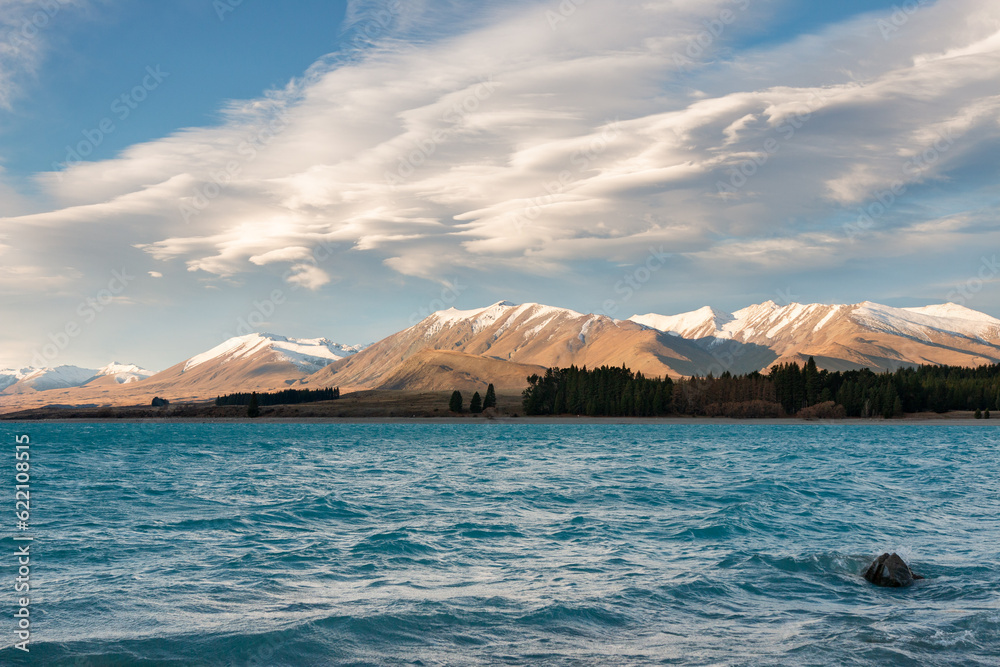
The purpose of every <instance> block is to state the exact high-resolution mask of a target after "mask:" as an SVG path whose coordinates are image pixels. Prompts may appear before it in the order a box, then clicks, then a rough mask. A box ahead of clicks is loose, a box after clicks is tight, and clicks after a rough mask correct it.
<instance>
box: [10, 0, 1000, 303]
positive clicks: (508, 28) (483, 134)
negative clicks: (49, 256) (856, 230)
mask: <svg viewBox="0 0 1000 667" xmlns="http://www.w3.org/2000/svg"><path fill="white" fill-rule="evenodd" d="M570 4H571V3H562V4H560V3H556V2H517V3H510V4H507V5H504V6H503V7H502V8H495V9H492V10H490V11H489V12H488V13H487V14H478V13H477V12H479V10H480V9H481V7H482V6H481V5H474V4H472V3H465V2H457V1H453V2H450V3H449V5H448V7H447V10H446V12H447V14H448V16H450V17H454V18H455V20H454V22H449V25H451V26H453V27H454V26H457V28H453V31H452V32H451V33H450V34H447V35H444V36H436V35H437V33H439V32H440V30H437V31H435V30H434V28H435V24H434V23H432V19H436V18H439V17H440V13H435V12H439V11H440V8H439V7H438V6H437V5H436V4H435V5H434V6H433V7H432V6H431V4H430V3H412V4H410V3H407V4H406V5H399V4H398V3H381V4H380V3H376V4H369V3H353V4H352V5H351V9H350V11H349V21H348V26H347V34H348V35H350V36H353V37H357V39H354V40H353V41H352V49H353V50H350V51H349V53H345V54H343V55H342V56H341V57H337V58H335V57H331V58H327V59H324V60H321V61H320V62H318V63H317V64H316V65H315V66H314V67H313V68H311V69H310V70H309V71H308V72H307V73H305V74H304V75H303V77H302V78H300V79H298V80H295V81H293V82H291V83H290V84H289V85H288V86H286V87H285V88H283V89H280V90H275V91H271V92H270V93H268V94H267V95H264V96H262V97H261V98H260V99H257V100H251V101H248V102H242V103H233V104H231V105H229V106H228V107H227V108H226V109H225V111H224V122H223V123H222V124H220V125H219V126H216V127H210V128H191V129H185V130H181V131H178V132H176V133H174V134H172V135H171V136H168V137H165V138H163V139H160V140H156V141H151V142H148V143H143V144H138V145H135V146H132V147H130V148H129V149H127V150H125V151H123V152H122V153H121V154H120V155H119V156H117V157H116V158H114V159H111V160H105V161H102V162H96V163H88V164H82V165H78V166H74V167H70V168H68V169H66V170H65V171H64V172H63V173H60V174H58V175H57V174H41V175H39V176H38V179H37V180H38V184H39V186H40V187H41V188H42V189H43V190H44V191H45V193H46V194H47V196H48V197H49V201H50V202H51V206H50V207H49V210H48V211H46V212H43V213H39V214H35V215H32V216H23V217H10V218H7V219H4V220H2V221H0V230H2V231H4V232H5V233H8V236H9V237H10V238H15V236H14V235H13V234H12V233H10V232H12V231H13V232H16V233H17V234H18V235H21V237H23V235H25V234H27V235H31V234H41V233H46V232H43V231H42V230H46V229H55V230H58V229H64V228H69V227H83V228H88V229H94V230H100V232H99V233H101V234H107V235H124V236H125V237H129V238H132V241H133V244H134V245H135V246H136V247H138V248H140V249H142V251H143V252H145V253H147V254H148V256H149V257H150V258H151V259H152V260H154V261H156V262H181V263H183V264H184V265H185V266H186V268H187V269H188V270H189V271H191V272H197V273H201V274H203V275H206V276H208V277H210V278H219V279H230V278H233V277H236V276H240V275H243V274H254V273H257V272H262V271H275V270H277V271H278V272H279V273H280V274H281V275H283V276H284V277H285V280H286V281H287V282H289V283H290V284H293V285H296V286H301V287H305V288H307V289H311V290H316V289H321V288H322V287H323V286H325V285H328V284H330V283H331V282H334V281H335V280H337V279H338V278H337V276H335V275H333V269H331V268H329V267H320V266H319V265H318V262H317V261H316V259H315V256H316V251H317V248H335V249H334V250H332V251H330V254H331V255H332V260H331V261H332V263H333V264H336V263H337V262H338V261H340V262H345V261H348V260H350V261H352V262H355V264H354V265H356V258H358V257H362V258H364V263H365V266H367V270H368V271H369V272H370V273H371V275H372V276H378V275H379V274H380V273H381V272H384V271H385V269H386V268H388V269H389V270H390V271H393V272H396V273H398V274H402V275H410V276H418V277H421V278H427V279H430V280H435V281H440V280H441V279H442V277H443V276H446V275H449V274H450V272H452V271H454V270H456V269H459V268H461V269H463V270H468V271H482V272H494V273H496V274H498V275H503V274H504V273H505V272H526V273H533V274H538V275H546V276H550V277H557V278H559V279H566V280H570V276H572V274H573V268H572V266H573V265H574V263H576V262H579V261H581V260H601V259H603V260H605V261H607V262H609V263H611V264H615V265H617V264H620V263H623V262H624V263H627V262H629V261H636V260H638V259H640V258H642V257H644V256H645V255H646V254H647V253H648V251H649V250H648V248H649V246H650V245H651V244H655V245H656V246H659V245H661V244H662V245H663V246H664V247H665V248H666V249H667V250H668V251H670V252H675V253H678V254H680V255H683V256H685V257H687V258H689V259H691V260H692V261H695V262H696V263H699V262H703V263H705V264H706V265H708V264H710V263H711V262H712V259H713V258H715V259H716V269H715V270H717V271H722V272H724V271H727V270H728V269H727V267H729V266H737V265H752V266H756V267H763V266H767V267H773V268H774V269H776V270H780V268H781V267H785V268H786V269H787V268H789V267H793V266H794V267H808V266H810V265H817V264H821V265H824V266H826V265H836V264H838V263H844V262H847V261H849V260H850V259H851V258H853V257H857V256H859V253H861V251H860V250H859V249H858V244H857V243H856V242H851V239H850V238H848V235H847V234H845V231H844V225H845V221H849V220H853V219H855V218H856V217H857V216H858V215H859V211H863V210H865V207H867V206H868V205H869V204H871V203H872V202H878V201H880V197H883V196H884V194H885V193H886V192H893V191H894V190H895V191H899V192H900V194H897V195H894V196H893V203H892V204H891V205H889V206H887V207H886V209H887V210H885V211H884V212H883V213H882V214H880V215H879V216H878V217H877V219H876V220H875V221H874V222H875V225H874V227H873V228H871V229H868V230H867V232H868V233H869V236H868V237H867V238H868V242H869V243H874V242H875V241H876V240H881V239H883V238H884V237H883V236H881V234H883V233H886V232H888V230H890V229H897V228H898V229H900V230H902V231H900V232H899V233H900V234H902V235H904V236H907V237H908V236H911V235H912V234H913V233H915V232H910V231H906V230H907V229H911V228H912V226H913V225H914V224H917V223H919V222H920V221H922V220H926V221H931V220H936V219H940V218H941V217H942V216H941V212H940V211H934V210H930V209H929V208H928V205H927V204H926V201H927V198H928V197H932V196H933V195H934V194H935V193H936V192H939V189H940V188H945V189H946V190H947V191H948V192H949V193H952V194H969V201H970V202H975V204H974V205H977V206H978V201H979V200H980V199H981V198H983V197H984V196H985V195H986V194H988V192H987V190H983V188H989V187H992V186H988V185H987V186H974V185H973V184H971V183H969V182H967V181H966V180H964V179H961V178H957V177H956V176H955V175H956V174H959V173H963V172H966V171H970V170H972V171H974V170H976V169H979V168H982V169H995V167H991V166H989V164H988V163H987V162H984V160H985V158H984V157H983V155H982V152H983V150H984V147H997V146H1000V124H998V122H997V120H996V119H997V117H998V111H1000V96H998V95H996V94H995V91H996V90H997V79H998V74H997V73H998V72H1000V7H997V6H996V5H995V4H992V3H987V2H984V1H974V0H942V1H941V2H939V3H937V4H935V5H933V6H927V7H923V8H921V9H919V10H918V11H917V12H915V13H913V14H912V16H909V17H908V19H907V21H906V22H905V25H902V26H900V27H899V29H898V30H896V31H894V32H893V33H892V35H891V39H884V38H883V35H882V32H881V31H880V29H879V23H878V20H879V18H880V17H879V16H878V15H864V16H861V17H857V18H855V19H853V20H851V21H848V22H846V23H843V24H839V25H834V26H830V27H828V28H826V29H825V30H823V31H821V32H819V33H817V34H813V35H808V36H802V37H798V38H794V39H791V40H788V41H786V42H784V43H779V44H776V45H773V44H772V45H770V46H766V47H761V48H758V49H754V50H748V51H743V52H740V51H735V52H734V51H732V50H731V49H730V48H729V45H730V44H738V38H739V37H740V35H741V34H743V33H744V32H748V31H752V30H755V29H757V28H758V25H759V22H760V21H762V20H764V19H766V17H767V15H768V12H769V11H770V10H771V9H772V8H773V7H775V6H776V5H775V4H774V3H763V2H762V3H759V4H758V3H755V4H754V6H753V7H752V8H750V9H747V10H746V11H745V12H740V11H737V12H735V15H734V19H733V21H732V22H730V23H727V24H726V29H725V31H724V32H723V33H722V34H721V35H720V36H718V37H713V39H712V40H710V41H711V43H710V44H709V46H707V47H704V48H703V49H702V50H701V51H700V52H699V53H700V55H701V58H700V59H699V58H692V57H691V54H692V49H691V45H692V44H694V43H697V42H696V41H692V40H697V39H698V38H699V36H700V35H702V34H703V33H704V31H705V21H710V22H711V21H713V20H716V19H717V18H718V17H719V16H721V15H722V14H721V12H723V11H725V10H729V11H733V8H734V7H735V6H738V5H739V3H737V4H736V5H734V3H732V2H725V1H723V0H719V1H717V2H650V3H634V4H632V3H630V4H614V5H612V4H602V3H586V4H580V5H575V4H573V5H572V6H573V7H574V8H575V9H573V11H572V12H567V11H566V9H565V8H566V7H567V6H569V5H570ZM393 7H395V9H393ZM552 12H555V13H556V15H557V16H558V17H559V19H560V20H556V21H553V20H552V16H551V13H552ZM762 17H763V18H762ZM972 17H975V20H971V18H972ZM438 27H440V26H439V25H438ZM359 35H363V36H362V37H358V36H359ZM977 187H978V188H979V189H976V188H977ZM969 189H971V190H972V192H971V193H966V190H969ZM931 208H933V207H931ZM140 229H141V231H137V230H140ZM956 233H957V234H961V233H962V232H956ZM7 242H8V243H11V241H7ZM914 248H917V246H914ZM932 250H933V249H932V248H931V249H928V248H926V247H924V246H920V247H919V251H920V252H928V251H932ZM275 267H277V269H276V268H275ZM703 270H711V269H710V268H705V269H703ZM157 273H159V272H157Z"/></svg>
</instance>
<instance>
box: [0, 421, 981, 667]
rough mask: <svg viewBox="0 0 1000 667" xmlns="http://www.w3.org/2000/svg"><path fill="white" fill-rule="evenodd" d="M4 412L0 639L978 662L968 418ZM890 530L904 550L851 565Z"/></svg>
mask: <svg viewBox="0 0 1000 667" xmlns="http://www.w3.org/2000/svg"><path fill="white" fill-rule="evenodd" d="M18 429H21V430H18ZM2 432H3V437H4V438H5V441H7V442H8V443H9V445H8V446H9V451H10V456H9V457H8V456H6V455H4V456H3V457H0V461H3V460H8V461H9V468H10V473H9V475H8V476H9V477H10V478H13V475H14V470H13V451H14V435H15V433H22V432H23V433H27V434H29V435H30V436H31V438H32V445H31V452H32V460H31V463H32V469H31V474H32V507H31V510H32V521H33V529H32V534H34V535H35V538H36V539H35V541H34V542H33V543H32V554H33V560H32V563H33V570H32V575H31V576H32V578H33V582H34V588H33V596H32V609H31V613H32V619H33V625H32V632H33V634H32V639H31V643H30V645H29V646H30V649H31V653H30V658H29V659H27V660H26V659H25V656H24V654H23V653H22V652H20V651H16V650H14V649H13V648H11V647H10V645H11V644H12V643H13V641H14V637H13V634H14V632H13V626H14V622H13V620H12V619H11V617H10V616H9V615H7V616H8V619H9V620H7V621H2V622H0V643H2V645H3V646H4V648H3V649H2V651H0V663H3V664H39V665H61V664H65V665H79V666H83V665H493V664H496V665H505V664H506V665H647V664H669V665H778V664H781V665H997V664H1000V658H998V656H1000V511H998V510H1000V456H998V453H997V452H998V450H997V443H998V440H1000V438H998V432H997V431H995V430H993V429H992V428H991V427H964V426H947V427H931V426H894V425H886V426H826V425H803V426H765V425H758V424H750V425H747V426H686V425H668V426H644V425H640V426H637V425H608V426H600V425H596V426H595V425H580V426H576V425H552V426H545V425H516V426H515V425H497V424H487V425H478V426H472V425H459V426H451V425H281V424H237V425H233V424H210V425H205V424H187V425H170V424H159V425H153V424H150V425H142V424H132V425H130V424H89V425H63V424H25V425H15V424H5V425H4V426H3V428H2ZM5 474H6V473H5ZM11 486H13V484H11ZM9 494H10V495H11V505H13V491H12V490H11V491H10V492H9ZM12 514H13V512H10V515H11V516H10V517H9V522H10V526H9V528H7V527H5V528H4V531H3V534H4V535H5V536H8V537H5V538H4V542H5V545H4V546H5V551H4V552H5V553H8V554H10V553H12V552H13V551H14V547H13V544H14V543H13V541H12V540H11V538H10V537H9V535H11V534H12V533H13V532H14V531H13V523H14V519H13V516H12ZM885 550H896V551H899V552H900V554H901V555H903V556H904V557H905V558H907V559H908V560H909V561H910V563H911V565H912V567H913V569H914V570H915V571H916V572H917V573H919V574H922V575H924V576H926V577H927V578H926V579H925V580H923V581H920V582H918V583H917V585H916V586H914V587H912V588H910V589H905V590H890V589H877V588H874V587H872V586H870V585H869V584H868V583H867V582H865V581H864V580H863V579H862V578H861V576H860V574H861V573H862V572H863V571H864V568H865V567H866V566H867V564H868V562H869V561H870V560H871V559H872V558H873V557H874V556H876V555H877V554H879V553H881V552H882V551H885ZM0 568H2V570H3V572H5V573H6V574H5V575H4V576H5V578H9V579H10V580H12V579H13V577H14V575H15V573H14V571H15V568H16V565H15V564H13V559H12V558H10V557H7V558H6V559H5V561H4V560H0ZM3 588H4V589H5V590H8V591H10V589H11V588H12V585H10V586H8V585H4V587H3ZM5 595H6V598H5V600H4V606H5V608H8V609H10V610H13V609H14V607H13V606H12V599H13V597H14V595H13V592H8V593H6V594H5ZM4 628H6V630H4Z"/></svg>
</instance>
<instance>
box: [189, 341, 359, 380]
mask: <svg viewBox="0 0 1000 667" xmlns="http://www.w3.org/2000/svg"><path fill="white" fill-rule="evenodd" d="M362 349H364V346H363V345H340V344H339V343H334V342H332V341H330V340H328V339H326V338H303V339H297V338H286V337H285V336H278V335H276V334H270V333H252V334H247V335H245V336H236V337H234V338H230V339H229V340H227V341H225V342H223V343H221V344H219V345H216V346H215V347H213V348H212V349H211V350H208V351H207V352H203V353H201V354H198V355H195V356H193V357H191V358H190V359H188V361H187V363H186V364H184V370H185V371H189V370H191V369H192V368H196V367H198V366H200V365H202V364H204V363H206V362H209V361H214V360H217V359H218V360H221V363H227V362H229V361H234V360H237V359H245V358H247V357H250V356H253V355H255V354H258V353H261V352H266V351H271V352H274V353H276V354H277V356H278V358H279V359H280V360H282V361H287V362H290V363H292V364H294V365H296V366H298V367H299V368H302V369H303V370H307V371H312V372H315V371H317V370H319V369H321V368H324V367H326V366H328V365H330V364H331V363H333V362H334V361H338V360H340V359H343V358H344V357H347V356H350V355H352V354H355V353H356V352H359V351H360V350H362Z"/></svg>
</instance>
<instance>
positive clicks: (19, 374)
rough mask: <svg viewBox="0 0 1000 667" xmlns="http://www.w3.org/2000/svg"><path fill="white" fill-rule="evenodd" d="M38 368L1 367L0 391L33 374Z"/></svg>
mask: <svg viewBox="0 0 1000 667" xmlns="http://www.w3.org/2000/svg"><path fill="white" fill-rule="evenodd" d="M37 370H38V369H37V368H30V367H29V368H0V392H2V391H3V390H4V389H6V388H7V387H10V386H11V385H15V384H17V383H18V382H20V381H21V380H22V379H24V378H25V377H27V376H28V375H31V374H32V373H34V372H35V371H37Z"/></svg>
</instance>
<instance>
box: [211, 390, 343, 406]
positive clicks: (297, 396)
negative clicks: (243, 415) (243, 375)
mask: <svg viewBox="0 0 1000 667" xmlns="http://www.w3.org/2000/svg"><path fill="white" fill-rule="evenodd" d="M255 398H256V401H254V399H255ZM338 398H340V387H327V388H326V389H284V390H282V391H275V392H271V393H263V394H258V393H257V392H252V393H240V394H226V395H225V396H218V397H216V399H215V404H216V405H217V406H223V405H250V404H251V403H252V402H255V403H256V405H259V406H266V405H294V404H297V403H316V402H317V401H333V400H336V399H338Z"/></svg>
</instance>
